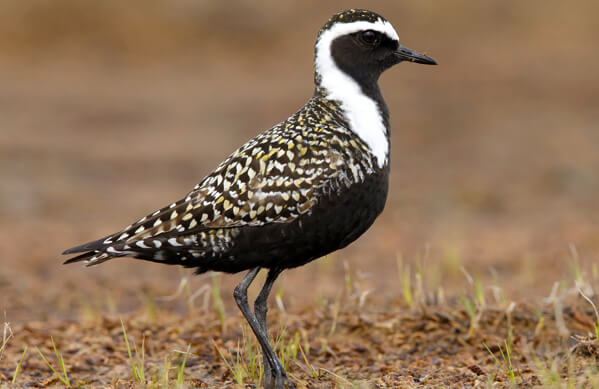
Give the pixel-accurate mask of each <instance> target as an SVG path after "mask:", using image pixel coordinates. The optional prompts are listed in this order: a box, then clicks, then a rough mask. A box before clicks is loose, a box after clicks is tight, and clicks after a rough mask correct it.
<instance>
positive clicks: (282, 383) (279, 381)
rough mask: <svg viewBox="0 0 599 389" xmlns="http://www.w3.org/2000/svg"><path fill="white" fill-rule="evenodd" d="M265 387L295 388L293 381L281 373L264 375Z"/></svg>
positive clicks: (266, 388) (274, 388)
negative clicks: (268, 376)
mask: <svg viewBox="0 0 599 389" xmlns="http://www.w3.org/2000/svg"><path fill="white" fill-rule="evenodd" d="M264 388H265V389H295V386H294V385H293V382H291V380H290V379H289V378H287V375H284V374H283V375H279V376H274V377H273V376H270V378H267V377H266V376H264Z"/></svg>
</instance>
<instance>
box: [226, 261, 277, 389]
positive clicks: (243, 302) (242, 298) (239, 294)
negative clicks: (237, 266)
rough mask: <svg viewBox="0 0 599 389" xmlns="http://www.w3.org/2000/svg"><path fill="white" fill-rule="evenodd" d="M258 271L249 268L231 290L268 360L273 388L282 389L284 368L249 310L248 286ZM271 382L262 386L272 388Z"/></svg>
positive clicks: (267, 388) (257, 269)
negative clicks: (272, 378) (272, 376)
mask: <svg viewBox="0 0 599 389" xmlns="http://www.w3.org/2000/svg"><path fill="white" fill-rule="evenodd" d="M258 271H260V267H255V268H253V269H251V270H250V271H249V272H248V273H247V274H246V276H245V277H243V279H242V280H241V282H240V283H239V285H237V286H236V287H235V290H234V291H233V297H234V298H235V302H236V303H237V306H238V307H239V309H240V310H241V313H243V316H244V317H245V320H247V322H248V324H249V325H250V328H251V329H252V331H253V332H254V335H256V338H257V339H258V343H260V347H262V352H263V354H264V355H265V356H266V359H267V360H268V364H269V365H270V367H271V369H272V372H273V374H274V377H275V385H274V389H283V381H284V378H285V369H283V366H282V365H281V362H279V360H278V359H277V356H276V355H275V352H274V351H273V349H272V347H270V344H269V343H268V337H265V336H264V334H263V333H262V327H261V325H260V323H259V322H258V319H256V315H255V314H254V312H253V311H252V310H251V308H250V305H249V304H248V294H247V292H248V287H249V286H250V284H251V283H252V281H254V278H256V274H258ZM271 382H272V380H271ZM271 382H266V383H265V385H264V386H265V388H266V389H272V388H273V386H272V385H270V384H271Z"/></svg>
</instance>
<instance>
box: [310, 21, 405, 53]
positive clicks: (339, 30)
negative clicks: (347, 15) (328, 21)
mask: <svg viewBox="0 0 599 389" xmlns="http://www.w3.org/2000/svg"><path fill="white" fill-rule="evenodd" d="M363 30H374V31H378V32H380V33H382V34H385V35H387V36H388V37H389V38H391V39H393V40H396V41H399V36H398V35H397V31H395V28H393V26H392V25H391V23H389V22H388V21H386V20H382V19H379V20H377V21H376V22H368V21H365V20H360V21H357V22H351V23H336V24H335V25H334V26H332V27H331V28H329V29H328V30H326V31H324V32H323V33H322V34H321V35H320V37H319V38H318V43H316V46H317V47H318V45H319V44H320V43H321V41H322V40H323V39H324V40H328V41H329V43H330V42H332V41H334V40H335V39H336V38H339V37H340V36H342V35H346V34H353V33H354V32H358V31H363Z"/></svg>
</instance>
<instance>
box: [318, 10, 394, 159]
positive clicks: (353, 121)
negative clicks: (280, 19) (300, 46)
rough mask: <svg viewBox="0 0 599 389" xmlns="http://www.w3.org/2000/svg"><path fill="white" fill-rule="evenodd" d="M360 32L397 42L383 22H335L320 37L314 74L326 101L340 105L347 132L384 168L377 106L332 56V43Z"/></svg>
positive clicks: (383, 136)
mask: <svg viewBox="0 0 599 389" xmlns="http://www.w3.org/2000/svg"><path fill="white" fill-rule="evenodd" d="M362 30H375V31H379V32H381V33H383V34H386V35H387V36H389V37H390V38H391V39H394V40H397V41H399V37H398V36H397V32H396V31H395V29H394V28H393V26H392V25H391V24H390V23H389V22H387V21H384V20H378V21H376V22H374V23H372V22H367V21H357V22H353V23H337V24H336V25H334V26H333V27H331V28H330V29H329V30H327V31H325V32H323V33H322V34H321V36H320V37H319V39H318V42H317V43H316V58H315V62H314V64H315V70H316V72H317V73H318V74H319V75H320V76H321V86H322V87H323V88H325V89H326V90H327V93H328V94H327V98H329V99H331V100H336V101H339V102H340V103H341V108H342V109H343V111H344V112H345V115H346V116H347V119H348V120H349V125H350V127H351V128H350V129H351V130H352V131H353V132H354V133H355V134H356V135H358V136H359V137H360V138H361V139H362V140H363V141H364V143H366V145H367V146H368V147H369V148H370V150H371V152H372V154H374V156H375V157H376V159H377V164H378V166H379V167H383V166H384V165H385V164H386V163H387V161H388V159H389V140H388V137H387V129H386V128H385V124H384V122H383V117H382V115H381V112H380V110H379V107H378V105H377V104H376V102H375V101H374V100H372V99H371V98H370V97H368V96H366V95H365V94H364V93H363V92H362V89H361V88H360V85H358V83H357V82H356V81H354V79H353V78H351V77H350V76H349V75H347V74H346V73H344V72H343V71H341V70H340V69H339V68H338V67H337V65H336V64H335V61H334V60H333V57H332V55H331V43H332V42H333V41H334V40H335V39H336V38H338V37H340V36H342V35H346V34H352V33H354V32H358V31H362Z"/></svg>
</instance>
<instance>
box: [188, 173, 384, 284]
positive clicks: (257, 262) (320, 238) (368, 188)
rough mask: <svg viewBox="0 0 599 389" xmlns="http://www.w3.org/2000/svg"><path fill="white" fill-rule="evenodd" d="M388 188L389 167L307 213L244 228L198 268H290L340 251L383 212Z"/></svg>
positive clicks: (324, 198)
mask: <svg viewBox="0 0 599 389" xmlns="http://www.w3.org/2000/svg"><path fill="white" fill-rule="evenodd" d="M388 186H389V167H388V165H387V166H384V167H383V168H382V169H376V170H375V171H374V172H373V173H372V174H369V175H367V176H366V177H365V179H364V180H363V181H362V182H360V183H354V184H352V185H351V186H350V187H348V188H347V189H345V190H343V191H341V192H336V191H332V192H330V193H329V194H327V195H326V196H323V197H322V198H321V201H320V202H319V203H318V204H316V205H315V206H314V207H313V208H312V209H311V211H310V212H308V213H306V214H303V215H301V216H300V217H299V218H298V219H296V220H294V221H293V222H291V223H272V224H269V225H264V226H252V227H250V226H248V227H243V228H242V229H241V230H240V231H239V232H240V233H239V235H238V236H237V238H236V239H235V244H234V247H233V249H232V250H231V251H229V252H228V255H227V257H226V258H223V257H221V258H219V259H218V260H215V261H214V262H212V263H205V265H206V266H205V267H204V266H201V267H200V268H199V269H198V272H203V271H205V270H208V269H210V270H217V271H224V272H231V273H233V272H238V271H242V270H245V269H248V268H252V267H254V266H262V267H266V268H274V267H278V268H291V267H297V266H301V265H303V264H305V263H307V262H310V261H312V260H314V259H317V258H320V257H322V256H324V255H326V254H329V253H331V252H333V251H335V250H338V249H341V248H343V247H345V246H347V245H348V244H350V243H351V242H353V241H354V240H356V239H357V238H358V237H359V236H360V235H362V234H363V233H364V232H365V231H366V230H367V229H368V228H369V227H370V226H371V225H372V223H373V222H374V220H375V219H376V218H377V216H378V215H379V214H380V213H381V212H382V211H383V208H384V206H385V201H386V198H387V192H388Z"/></svg>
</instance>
